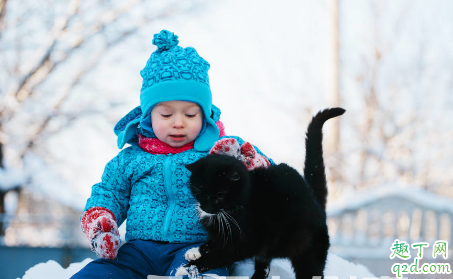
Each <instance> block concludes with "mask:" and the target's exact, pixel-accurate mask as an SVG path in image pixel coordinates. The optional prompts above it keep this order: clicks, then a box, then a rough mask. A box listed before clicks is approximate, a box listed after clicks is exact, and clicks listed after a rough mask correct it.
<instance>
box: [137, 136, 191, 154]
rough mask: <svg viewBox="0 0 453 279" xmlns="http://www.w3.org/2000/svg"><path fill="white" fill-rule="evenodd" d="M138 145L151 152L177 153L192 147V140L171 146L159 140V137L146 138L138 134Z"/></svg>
mask: <svg viewBox="0 0 453 279" xmlns="http://www.w3.org/2000/svg"><path fill="white" fill-rule="evenodd" d="M138 145H139V146H140V147H141V148H142V149H143V150H145V151H146V152H148V153H151V154H177V153H181V152H183V151H186V150H189V149H192V148H193V146H194V141H192V142H189V143H188V144H186V145H184V146H181V147H173V146H171V145H169V144H166V143H165V142H163V141H160V140H159V139H156V138H147V137H145V136H143V135H140V134H139V135H138Z"/></svg>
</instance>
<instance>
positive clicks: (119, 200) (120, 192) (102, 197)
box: [84, 148, 132, 227]
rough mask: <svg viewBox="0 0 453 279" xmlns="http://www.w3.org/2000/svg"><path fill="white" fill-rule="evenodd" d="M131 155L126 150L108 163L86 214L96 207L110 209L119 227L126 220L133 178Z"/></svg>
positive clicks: (93, 192) (88, 201)
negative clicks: (130, 165)
mask: <svg viewBox="0 0 453 279" xmlns="http://www.w3.org/2000/svg"><path fill="white" fill-rule="evenodd" d="M129 155H130V154H129V152H128V148H126V149H124V150H122V151H121V152H120V153H119V154H118V155H117V156H116V157H115V158H113V159H112V160H111V161H110V162H108V163H107V165H106V166H105V169H104V173H103V174H102V181H101V182H99V183H97V184H95V185H93V187H92V189H91V197H90V198H89V199H88V200H87V204H86V206H85V209H84V212H85V211H86V210H88V209H90V208H92V207H95V206H96V207H103V208H107V209H109V210H110V211H112V213H113V214H114V215H115V218H116V221H117V224H118V227H119V226H120V225H121V224H122V223H123V221H124V220H125V219H126V216H127V210H128V209H129V198H130V193H131V176H132V170H131V168H130V167H129V164H130V161H131V159H132V158H131V156H129Z"/></svg>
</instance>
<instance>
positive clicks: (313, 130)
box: [304, 108, 346, 209]
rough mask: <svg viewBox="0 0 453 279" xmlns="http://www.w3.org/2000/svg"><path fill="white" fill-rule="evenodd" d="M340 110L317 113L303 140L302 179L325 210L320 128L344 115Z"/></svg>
mask: <svg viewBox="0 0 453 279" xmlns="http://www.w3.org/2000/svg"><path fill="white" fill-rule="evenodd" d="M345 111H346V110H344V109H342V108H331V109H325V110H323V111H320V112H318V114H316V115H315V116H314V117H313V119H312V120H311V122H310V125H308V129H307V138H306V139H305V150H306V151H305V152H306V153H305V154H306V155H305V167H304V177H305V180H306V181H307V182H308V185H310V187H312V189H313V192H314V194H315V196H316V199H317V200H318V202H319V204H320V205H321V206H322V207H323V208H324V209H325V208H326V202H327V180H326V172H325V166H324V159H323V155H322V126H323V125H324V123H325V122H326V121H327V120H329V119H330V118H334V117H337V116H340V115H342V114H343V113H345Z"/></svg>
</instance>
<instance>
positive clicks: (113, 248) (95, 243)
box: [81, 207, 121, 260]
mask: <svg viewBox="0 0 453 279" xmlns="http://www.w3.org/2000/svg"><path fill="white" fill-rule="evenodd" d="M81 223H82V229H83V232H84V233H85V235H86V236H87V237H88V239H89V240H90V241H91V250H92V251H93V252H95V253H96V255H97V256H98V257H100V258H104V259H111V260H113V259H114V258H116V255H117V254H118V248H119V246H120V243H121V240H120V234H119V232H118V226H117V224H116V219H115V216H114V215H113V213H112V212H111V211H110V210H108V209H106V208H103V207H92V208H90V209H88V210H87V211H85V213H84V214H83V216H82V219H81Z"/></svg>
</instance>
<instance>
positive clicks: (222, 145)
mask: <svg viewBox="0 0 453 279" xmlns="http://www.w3.org/2000/svg"><path fill="white" fill-rule="evenodd" d="M209 154H220V155H228V156H233V157H234V158H236V159H240V157H241V147H240V146H239V143H238V141H237V140H236V139H232V138H227V139H220V140H218V141H216V143H215V144H214V146H213V147H212V148H211V151H209Z"/></svg>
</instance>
